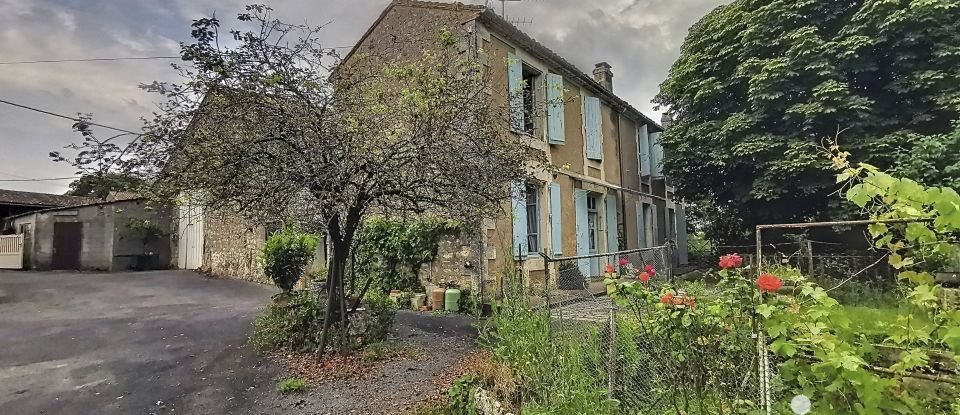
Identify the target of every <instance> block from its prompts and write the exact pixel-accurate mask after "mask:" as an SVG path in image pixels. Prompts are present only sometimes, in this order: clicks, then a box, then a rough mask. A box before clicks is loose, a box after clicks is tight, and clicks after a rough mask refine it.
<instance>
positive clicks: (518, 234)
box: [510, 181, 528, 258]
mask: <svg viewBox="0 0 960 415" xmlns="http://www.w3.org/2000/svg"><path fill="white" fill-rule="evenodd" d="M510 201H511V204H512V207H513V247H511V248H510V250H511V251H513V257H514V258H526V256H527V251H528V248H527V196H526V184H524V183H523V182H522V181H516V182H514V183H513V185H511V187H510Z"/></svg>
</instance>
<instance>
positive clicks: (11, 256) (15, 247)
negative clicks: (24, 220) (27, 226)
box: [0, 234, 23, 269]
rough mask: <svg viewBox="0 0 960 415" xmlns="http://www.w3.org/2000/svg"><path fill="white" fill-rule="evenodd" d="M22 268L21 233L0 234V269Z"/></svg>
mask: <svg viewBox="0 0 960 415" xmlns="http://www.w3.org/2000/svg"><path fill="white" fill-rule="evenodd" d="M22 268H23V234H19V235H0V269H22Z"/></svg>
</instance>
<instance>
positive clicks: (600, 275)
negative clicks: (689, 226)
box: [543, 246, 769, 415]
mask: <svg viewBox="0 0 960 415" xmlns="http://www.w3.org/2000/svg"><path fill="white" fill-rule="evenodd" d="M672 251H673V248H672V247H670V246H661V247H654V248H646V249H639V250H631V251H622V252H616V253H610V254H600V255H586V256H578V257H564V258H545V260H546V263H547V265H548V266H547V267H546V268H547V269H548V270H549V269H555V271H556V277H555V278H556V284H555V285H553V288H552V289H549V290H546V291H545V292H544V293H543V294H544V296H545V298H544V303H545V304H546V309H547V310H548V311H549V313H550V316H551V321H552V323H551V325H550V326H551V327H550V336H551V340H550V341H551V342H552V343H553V344H554V345H557V344H559V345H563V346H562V347H561V350H566V351H567V352H569V353H568V354H565V358H569V359H577V360H578V362H577V364H576V365H575V366H576V367H579V368H581V371H582V372H584V373H586V374H588V375H589V376H583V377H582V378H578V379H584V380H586V381H588V382H591V383H593V384H592V385H590V386H592V387H594V388H598V389H601V390H604V391H606V393H607V395H608V401H609V402H610V403H611V405H616V412H617V413H624V414H646V413H661V412H664V410H665V409H668V410H669V411H672V412H671V413H677V414H680V413H683V414H691V415H694V414H702V415H706V414H739V413H749V411H756V410H758V409H759V408H758V402H760V397H759V396H757V395H758V393H759V392H758V391H760V390H761V387H760V380H759V371H758V370H757V368H758V365H759V364H760V358H759V357H758V353H757V344H758V339H757V337H756V335H755V334H754V332H755V330H754V327H756V324H755V322H754V320H753V316H750V315H746V314H742V313H741V312H740V311H739V310H740V308H736V307H731V309H730V315H729V318H727V319H724V320H702V321H701V320H696V319H695V320H681V319H667V320H663V321H652V320H651V318H652V317H651V316H653V315H654V314H655V313H651V312H650V311H651V309H652V308H653V307H655V306H656V303H657V302H659V301H660V299H659V298H656V297H654V298H646V299H639V298H632V297H628V298H631V299H630V300H623V301H613V300H611V298H610V296H609V295H608V292H607V290H608V288H607V286H606V285H604V284H603V279H605V278H606V279H616V280H617V281H619V282H625V281H644V282H643V284H645V286H649V287H650V288H651V292H658V291H659V288H660V287H662V286H663V285H665V284H671V283H673V282H674V276H675V275H674V271H675V262H674V256H673V252H672ZM550 265H556V267H555V268H554V267H551V266H550ZM547 286H551V284H547ZM680 295H681V297H682V296H684V295H686V294H684V293H683V292H681V293H680ZM686 298H688V300H684V301H681V302H679V303H677V304H674V306H675V307H677V308H678V311H679V309H682V308H684V307H688V306H693V305H694V304H693V303H692V301H695V297H694V296H693V295H692V293H691V295H689V296H688V297H686ZM687 301H691V302H687ZM673 325H675V326H673ZM567 355H569V356H570V357H567ZM768 363H769V362H768ZM557 376H569V375H566V374H564V373H557ZM554 398H556V399H560V397H559V396H558V397H554ZM547 399H550V397H547Z"/></svg>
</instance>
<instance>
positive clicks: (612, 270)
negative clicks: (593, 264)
mask: <svg viewBox="0 0 960 415" xmlns="http://www.w3.org/2000/svg"><path fill="white" fill-rule="evenodd" d="M606 272H607V274H613V273H614V272H617V271H616V269H614V268H613V264H607V269H606Z"/></svg>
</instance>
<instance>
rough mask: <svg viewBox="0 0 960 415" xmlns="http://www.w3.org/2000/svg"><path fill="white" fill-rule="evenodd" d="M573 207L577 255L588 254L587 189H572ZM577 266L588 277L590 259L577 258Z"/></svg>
mask: <svg viewBox="0 0 960 415" xmlns="http://www.w3.org/2000/svg"><path fill="white" fill-rule="evenodd" d="M573 209H574V214H575V215H576V227H577V229H576V231H577V255H578V256H582V255H589V254H590V240H589V239H588V238H589V235H588V232H589V229H588V226H589V225H588V224H587V191H586V190H582V189H574V191H573ZM577 268H580V273H581V274H583V276H584V277H587V278H589V277H590V259H584V258H581V259H578V260H577Z"/></svg>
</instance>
